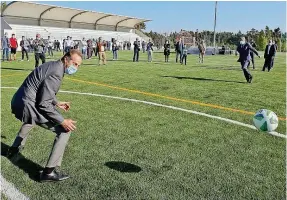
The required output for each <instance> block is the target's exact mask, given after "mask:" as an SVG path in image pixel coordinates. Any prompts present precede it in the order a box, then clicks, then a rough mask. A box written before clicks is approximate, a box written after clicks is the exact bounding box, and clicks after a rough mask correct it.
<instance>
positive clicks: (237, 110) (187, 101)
mask: <svg viewBox="0 0 287 200" xmlns="http://www.w3.org/2000/svg"><path fill="white" fill-rule="evenodd" d="M67 79H69V80H71V81H74V82H81V83H86V84H91V85H98V86H103V87H108V88H112V89H117V90H123V91H127V92H132V93H138V94H143V95H146V96H153V97H160V98H164V99H169V100H173V101H179V102H185V103H191V104H195V105H200V106H205V107H211V108H217V109H221V110H228V111H232V112H238V113H242V114H248V115H254V114H255V113H254V112H249V111H245V110H239V109H234V108H228V107H223V106H220V105H214V104H209V103H202V102H198V101H192V100H187V99H179V98H175V97H170V96H164V95H160V94H154V93H150V92H143V91H139V90H133V89H127V88H121V87H117V86H112V85H107V84H105V83H98V82H91V81H84V80H79V79H74V78H67ZM278 119H279V120H284V121H285V120H286V118H283V117H278Z"/></svg>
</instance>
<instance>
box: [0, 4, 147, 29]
mask: <svg viewBox="0 0 287 200" xmlns="http://www.w3.org/2000/svg"><path fill="white" fill-rule="evenodd" d="M1 16H2V17H18V18H26V19H29V18H30V19H37V20H38V21H39V26H41V22H42V21H43V20H51V21H63V22H68V23H69V24H70V28H71V27H72V23H83V24H94V25H95V28H96V27H97V25H108V26H114V27H115V30H116V31H117V28H118V27H127V28H135V26H136V25H137V24H139V23H141V22H147V21H151V20H148V19H140V18H135V17H128V16H120V15H114V14H108V13H101V12H94V11H87V10H78V9H72V8H65V7H60V6H53V5H45V4H38V3H32V2H21V1H13V2H11V3H9V4H8V5H7V7H6V9H5V10H4V11H3V13H1Z"/></svg>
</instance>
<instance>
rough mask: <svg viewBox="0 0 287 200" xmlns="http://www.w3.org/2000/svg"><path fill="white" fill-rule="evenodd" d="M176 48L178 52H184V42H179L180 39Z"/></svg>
mask: <svg viewBox="0 0 287 200" xmlns="http://www.w3.org/2000/svg"><path fill="white" fill-rule="evenodd" d="M175 49H176V51H177V52H183V42H181V43H179V41H178V42H177V43H176V45H175Z"/></svg>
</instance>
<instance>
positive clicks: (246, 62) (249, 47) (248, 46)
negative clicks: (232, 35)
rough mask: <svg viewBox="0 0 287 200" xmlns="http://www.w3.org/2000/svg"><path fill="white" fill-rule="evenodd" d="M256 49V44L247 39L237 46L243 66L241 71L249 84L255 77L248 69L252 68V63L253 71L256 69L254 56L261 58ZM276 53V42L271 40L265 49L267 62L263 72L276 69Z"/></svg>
mask: <svg viewBox="0 0 287 200" xmlns="http://www.w3.org/2000/svg"><path fill="white" fill-rule="evenodd" d="M255 48H256V44H255V43H254V41H253V40H251V41H250V43H249V42H248V40H247V39H246V38H245V37H241V40H240V44H239V45H238V46H237V52H238V53H239V59H238V62H240V64H241V69H242V71H243V73H244V76H245V79H246V81H247V82H248V83H251V82H252V79H253V76H252V75H251V73H250V72H249V70H248V68H249V66H250V63H251V62H252V64H253V69H255V62H254V54H255V55H257V56H258V57H259V58H260V56H259V54H258V52H257V50H256V49H255ZM276 51H277V45H276V43H275V42H274V41H272V40H271V39H270V40H269V43H268V44H267V45H266V47H265V51H264V59H265V62H264V65H263V68H262V71H265V69H266V68H267V69H268V72H269V71H270V70H271V69H272V68H273V67H274V58H275V55H276Z"/></svg>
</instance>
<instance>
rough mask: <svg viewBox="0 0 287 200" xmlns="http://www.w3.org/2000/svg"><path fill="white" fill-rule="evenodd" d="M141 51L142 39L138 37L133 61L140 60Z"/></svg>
mask: <svg viewBox="0 0 287 200" xmlns="http://www.w3.org/2000/svg"><path fill="white" fill-rule="evenodd" d="M139 52H140V41H139V39H138V38H136V41H134V57H133V62H138V61H139Z"/></svg>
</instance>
